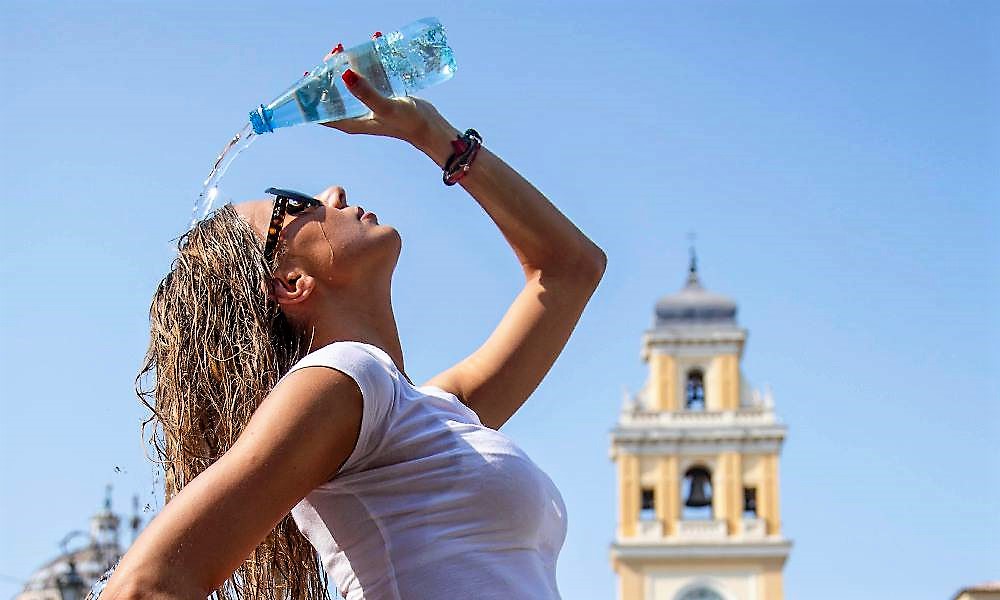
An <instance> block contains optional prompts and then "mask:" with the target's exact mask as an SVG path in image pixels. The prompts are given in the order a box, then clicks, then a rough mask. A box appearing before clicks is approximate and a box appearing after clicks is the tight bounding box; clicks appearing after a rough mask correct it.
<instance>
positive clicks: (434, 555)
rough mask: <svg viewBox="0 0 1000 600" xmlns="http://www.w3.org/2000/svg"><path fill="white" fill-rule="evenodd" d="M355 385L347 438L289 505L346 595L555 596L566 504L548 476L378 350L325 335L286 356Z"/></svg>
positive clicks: (403, 598) (398, 598)
mask: <svg viewBox="0 0 1000 600" xmlns="http://www.w3.org/2000/svg"><path fill="white" fill-rule="evenodd" d="M312 366H322V367H327V368H331V369H335V370H337V371H340V372H342V373H344V374H346V375H348V376H349V377H351V378H352V379H354V381H356V382H357V384H358V387H359V388H361V395H362V398H363V402H364V411H363V415H362V419H361V431H360V434H359V436H358V441H357V444H356V445H355V448H354V450H353V451H352V452H351V454H350V456H349V457H348V459H347V461H346V462H345V463H344V464H343V466H342V467H341V468H340V470H338V471H337V474H336V475H335V476H334V477H333V479H331V480H330V481H328V482H326V483H324V484H323V485H321V486H319V487H317V488H316V489H314V490H313V491H312V492H310V493H309V494H308V495H307V496H306V497H305V498H304V499H302V501H300V502H299V503H298V504H297V505H296V506H295V507H294V508H293V509H292V517H293V518H294V520H295V523H296V525H298V527H299V530H301V531H302V533H303V534H304V535H305V537H306V538H307V539H308V540H309V541H310V543H312V545H313V546H314V547H315V548H316V550H317V551H318V552H319V554H320V556H321V557H322V560H323V565H324V567H325V569H326V571H327V573H328V574H329V576H330V578H331V579H332V580H333V581H334V582H335V583H336V586H337V589H338V590H339V592H340V594H341V595H342V596H343V597H344V598H345V599H346V600H362V599H364V600H431V599H434V600H442V599H445V598H456V599H457V598H476V599H477V600H500V599H501V598H502V599H504V600H509V599H510V598H518V599H519V600H558V599H559V598H560V596H559V591H558V589H557V587H556V577H555V573H556V559H557V557H558V555H559V550H560V548H562V545H563V541H564V540H565V538H566V506H565V504H564V503H563V499H562V496H561V495H560V493H559V490H558V489H557V488H556V486H555V484H554V483H553V482H552V480H551V479H550V478H549V477H548V476H547V475H546V474H545V473H544V472H543V471H542V470H541V469H540V468H539V467H538V466H537V465H536V464H535V463H534V462H533V461H532V460H531V459H530V458H528V456H527V454H525V453H524V451H522V450H521V449H520V448H518V446H517V445H516V444H515V443H514V442H513V441H512V440H511V439H510V438H508V437H507V436H506V435H504V434H503V433H500V432H499V431H496V430H493V429H490V428H488V427H484V426H483V425H482V423H481V422H480V421H479V418H478V417H477V415H476V413H475V412H474V411H473V410H472V409H470V408H469V407H467V406H466V405H464V404H463V403H462V402H461V401H459V399H458V398H457V397H456V396H455V395H453V394H450V393H448V392H445V391H444V390H442V389H440V388H437V387H433V386H422V387H415V386H413V385H412V384H410V383H409V382H408V381H407V379H406V378H405V376H403V374H402V373H400V371H399V370H398V369H397V368H396V366H395V364H394V363H393V362H392V359H391V358H390V357H389V355H388V354H386V353H385V352H384V351H383V350H382V349H380V348H378V347H376V346H373V345H371V344H365V343H362V342H334V343H332V344H330V345H328V346H324V347H323V348H320V349H318V350H316V351H314V352H312V353H310V354H308V355H307V356H305V357H304V358H302V360H300V361H299V362H298V363H296V364H295V365H294V366H293V367H292V369H291V370H289V373H292V372H294V371H296V370H298V369H302V368H305V367H312Z"/></svg>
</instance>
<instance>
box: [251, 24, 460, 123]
mask: <svg viewBox="0 0 1000 600" xmlns="http://www.w3.org/2000/svg"><path fill="white" fill-rule="evenodd" d="M348 68H350V69H351V70H353V71H355V72H356V73H358V74H360V75H361V76H362V77H364V78H365V79H367V80H368V81H369V82H370V83H371V84H372V85H373V86H374V87H375V88H376V89H377V90H378V91H379V92H381V93H382V94H383V95H385V96H396V97H398V96H405V95H407V94H410V93H412V92H414V91H416V90H421V89H424V88H426V87H430V86H432V85H435V84H438V83H441V82H443V81H447V80H449V79H451V77H452V75H454V74H455V69H456V68H457V67H456V65H455V57H454V54H453V53H452V50H451V48H449V47H448V40H447V39H446V37H445V32H444V26H443V25H441V22H440V21H438V20H437V19H435V18H433V17H428V18H426V19H420V20H419V21H414V22H413V23H410V24H409V25H407V26H406V27H404V28H402V29H400V30H399V31H393V32H392V33H387V34H385V35H380V34H378V33H376V34H375V35H374V36H372V40H371V41H369V42H365V43H363V44H360V45H357V46H354V47H352V48H350V49H348V50H345V51H343V52H338V53H336V54H333V55H331V56H330V57H329V58H327V60H326V61H324V62H323V64H321V65H319V66H317V67H316V68H315V69H313V70H312V71H309V72H308V73H306V75H304V76H303V77H302V79H300V80H299V81H298V82H297V83H296V84H295V85H293V86H292V87H291V88H289V89H288V91H286V92H285V93H283V94H281V95H280V96H278V97H277V98H276V99H274V100H273V101H272V102H271V103H270V104H268V105H266V106H265V105H263V104H261V105H260V108H258V109H257V110H254V111H253V112H251V113H250V125H251V126H252V127H253V131H254V133H258V134H260V133H267V132H269V131H274V130H275V129H277V128H279V127H289V126H291V125H299V124H301V123H315V122H324V121H336V120H338V119H345V118H348V117H360V116H362V115H364V114H367V113H368V110H369V109H368V107H367V106H365V105H364V104H362V103H361V101H360V100H358V99H357V98H355V97H354V96H353V95H352V94H351V92H350V91H348V90H347V86H345V85H344V81H343V80H342V79H341V75H342V74H343V73H344V71H346V70H347V69H348Z"/></svg>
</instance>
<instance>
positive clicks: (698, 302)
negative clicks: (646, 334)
mask: <svg viewBox="0 0 1000 600" xmlns="http://www.w3.org/2000/svg"><path fill="white" fill-rule="evenodd" d="M699 324H706V325H719V324H733V325H735V324H736V302H735V301H734V300H732V299H731V298H728V297H726V296H723V295H721V294H715V293H712V292H709V291H708V290H706V289H705V288H704V287H703V286H702V285H701V281H700V280H699V278H698V263H697V260H696V257H695V254H694V251H693V250H692V252H691V265H690V267H689V268H688V276H687V282H686V283H685V285H684V287H683V288H681V290H680V291H678V292H675V293H673V294H668V295H666V296H664V297H662V298H660V300H659V301H658V302H657V303H656V326H657V327H660V326H670V325H699Z"/></svg>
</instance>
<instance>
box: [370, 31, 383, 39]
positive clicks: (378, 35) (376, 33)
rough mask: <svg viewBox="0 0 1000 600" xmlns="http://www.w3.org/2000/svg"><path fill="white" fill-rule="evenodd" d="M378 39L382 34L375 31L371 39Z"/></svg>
mask: <svg viewBox="0 0 1000 600" xmlns="http://www.w3.org/2000/svg"><path fill="white" fill-rule="evenodd" d="M380 37H382V32H381V31H376V32H375V33H373V34H372V39H373V40H374V39H376V38H380Z"/></svg>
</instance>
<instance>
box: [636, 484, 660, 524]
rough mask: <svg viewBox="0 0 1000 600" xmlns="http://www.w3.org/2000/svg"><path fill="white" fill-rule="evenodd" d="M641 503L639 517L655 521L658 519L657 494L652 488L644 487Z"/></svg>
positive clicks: (643, 519)
mask: <svg viewBox="0 0 1000 600" xmlns="http://www.w3.org/2000/svg"><path fill="white" fill-rule="evenodd" d="M641 496H642V498H641V499H640V504H639V519H640V520H642V521H653V520H655V519H656V495H655V494H654V493H653V490H652V489H651V488H643V489H642V493H641Z"/></svg>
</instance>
